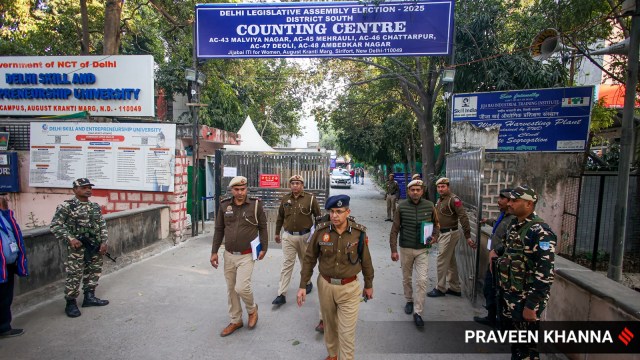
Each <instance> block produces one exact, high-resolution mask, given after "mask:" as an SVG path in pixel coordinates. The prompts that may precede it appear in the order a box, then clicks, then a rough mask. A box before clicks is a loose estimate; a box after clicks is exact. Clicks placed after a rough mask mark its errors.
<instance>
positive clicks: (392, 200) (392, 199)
mask: <svg viewBox="0 0 640 360" xmlns="http://www.w3.org/2000/svg"><path fill="white" fill-rule="evenodd" d="M396 199H397V198H396V195H387V219H391V220H393V214H395V212H396Z"/></svg>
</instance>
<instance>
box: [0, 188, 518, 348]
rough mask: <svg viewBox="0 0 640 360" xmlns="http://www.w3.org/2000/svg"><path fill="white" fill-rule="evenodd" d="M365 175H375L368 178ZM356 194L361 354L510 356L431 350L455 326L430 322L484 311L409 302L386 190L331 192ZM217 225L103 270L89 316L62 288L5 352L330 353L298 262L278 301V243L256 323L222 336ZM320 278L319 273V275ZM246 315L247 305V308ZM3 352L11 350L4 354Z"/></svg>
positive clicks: (263, 275) (260, 277) (259, 280)
mask: <svg viewBox="0 0 640 360" xmlns="http://www.w3.org/2000/svg"><path fill="white" fill-rule="evenodd" d="M367 180H369V179H368V178H367ZM338 193H345V194H349V195H350V196H351V197H352V204H351V208H352V214H353V215H354V216H355V217H356V218H357V220H358V221H359V222H361V223H362V224H364V225H365V226H367V228H368V234H369V239H370V242H369V245H370V247H371V253H372V256H373V261H374V265H375V271H376V272H375V280H374V299H373V300H372V301H369V302H368V303H363V304H362V306H361V311H360V317H359V319H360V320H359V323H358V332H357V340H356V354H357V359H386V358H389V357H391V356H392V357H393V358H394V359H425V358H438V359H440V358H451V359H459V358H473V359H477V358H479V357H484V358H493V359H495V358H505V359H506V358H508V357H509V356H508V355H505V354H502V355H480V356H478V354H469V355H454V354H449V355H443V354H429V353H428V352H429V348H430V347H431V346H433V345H435V344H440V343H442V342H446V341H448V338H447V334H441V333H440V334H433V333H430V332H429V330H428V328H429V321H452V320H469V319H471V318H472V317H473V315H476V314H480V313H482V310H481V309H479V308H475V309H474V308H473V307H472V306H471V305H470V304H469V303H468V301H466V300H465V299H463V298H456V297H451V296H447V297H445V298H437V299H430V298H428V299H427V301H426V305H425V307H426V311H425V314H424V319H425V321H427V326H426V328H425V329H427V330H425V331H423V332H421V331H418V330H417V329H416V327H415V326H414V325H413V322H412V318H411V316H409V315H405V314H404V312H403V311H402V309H403V306H404V298H403V296H402V283H401V272H400V265H399V263H393V262H392V261H391V260H390V252H389V246H388V236H389V230H390V227H391V223H390V222H385V221H384V218H385V213H386V210H385V203H384V201H383V196H382V195H381V194H380V193H379V192H378V191H377V189H376V188H375V187H374V186H373V185H372V184H371V181H367V184H366V185H354V186H353V188H352V189H340V190H337V189H332V194H338ZM211 238H212V234H210V233H209V234H205V235H203V236H199V237H197V238H193V239H191V240H189V241H187V242H185V243H182V244H181V245H179V246H176V247H173V248H171V249H169V250H167V251H164V252H162V253H161V254H159V255H157V256H154V257H152V258H149V259H147V260H144V261H141V262H139V263H136V264H133V265H130V266H127V267H125V268H123V269H121V270H119V271H117V272H114V273H112V274H109V275H107V276H105V277H103V278H102V279H101V281H100V286H99V287H98V290H97V295H98V296H99V297H102V298H106V299H109V300H110V301H111V304H110V305H109V306H106V307H103V308H81V311H82V316H81V317H79V318H76V319H71V318H68V317H66V316H65V314H64V311H63V309H64V300H63V298H62V296H55V298H54V299H52V300H50V301H49V302H47V303H44V304H42V305H41V306H38V307H36V308H34V309H32V310H30V311H27V312H25V313H23V314H21V315H19V316H17V317H16V318H15V319H14V322H13V326H14V327H20V328H24V329H26V333H25V335H23V336H21V337H17V338H11V339H4V340H0V354H2V355H3V356H2V357H3V358H7V359H8V358H11V359H51V360H57V359H245V358H251V357H255V358H260V359H324V357H325V356H326V350H325V347H324V344H323V342H322V337H321V335H320V334H318V333H316V332H315V331H314V327H315V325H316V324H317V321H318V298H317V296H315V294H316V293H317V290H316V289H315V288H314V292H313V293H312V294H311V295H310V296H309V297H308V298H307V303H306V304H305V305H304V307H302V308H298V307H297V305H295V302H294V301H295V291H296V289H295V288H296V287H297V284H298V281H299V276H300V275H299V264H296V269H295V270H294V279H293V281H292V283H291V288H290V290H289V294H288V301H289V302H288V303H287V304H286V305H284V306H282V307H281V308H279V309H275V308H272V305H271V301H272V300H273V298H274V297H275V296H276V295H277V294H276V291H277V287H278V277H279V273H280V264H281V261H282V259H281V258H282V251H281V249H280V248H279V247H278V246H276V244H273V245H272V246H271V248H270V250H269V252H268V253H267V256H266V258H265V260H263V261H261V262H260V263H258V264H257V265H256V268H255V271H254V276H253V284H254V287H255V289H254V291H255V296H256V299H257V302H258V304H259V306H260V310H259V315H260V318H259V322H258V326H257V328H256V329H254V330H248V329H247V328H246V326H245V328H242V329H240V330H238V331H237V332H236V333H234V334H233V335H231V336H229V337H226V338H221V337H220V336H219V335H218V334H219V333H220V331H221V330H222V328H224V327H225V326H226V325H227V324H228V322H229V319H228V316H227V300H226V285H225V280H224V276H223V272H222V269H221V268H219V269H218V270H214V269H213V268H212V267H211V265H210V264H209V254H210V246H211ZM429 268H430V270H429V271H430V273H429V279H430V283H429V288H432V287H433V286H434V279H435V253H432V254H430V260H429ZM314 282H315V274H314ZM244 320H245V322H246V314H245V319H244ZM5 354H7V355H8V356H7V357H5Z"/></svg>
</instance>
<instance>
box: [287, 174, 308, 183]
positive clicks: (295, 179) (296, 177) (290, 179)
mask: <svg viewBox="0 0 640 360" xmlns="http://www.w3.org/2000/svg"><path fill="white" fill-rule="evenodd" d="M292 181H300V182H301V183H304V178H303V177H302V176H300V175H293V176H292V177H290V178H289V182H292Z"/></svg>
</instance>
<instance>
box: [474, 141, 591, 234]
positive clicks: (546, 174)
mask: <svg viewBox="0 0 640 360" xmlns="http://www.w3.org/2000/svg"><path fill="white" fill-rule="evenodd" d="M582 159H583V155H582V154H575V153H570V154H563V153H524V154H502V153H487V154H486V156H485V167H484V168H485V170H484V179H483V181H482V186H483V188H482V194H481V196H482V217H484V218H488V219H491V218H493V219H495V218H497V217H498V214H499V210H498V205H497V203H498V191H499V190H500V189H503V188H512V187H515V186H518V185H529V186H530V187H532V188H533V189H535V190H536V191H537V192H538V197H539V199H538V204H537V205H536V212H537V213H538V215H539V216H540V217H542V218H543V219H544V220H545V221H546V222H547V223H548V224H549V226H551V229H553V231H554V232H555V233H556V234H557V235H558V240H560V238H561V236H560V235H561V229H562V216H563V213H564V201H565V199H564V195H565V187H566V179H567V177H568V176H569V175H580V173H581V168H582Z"/></svg>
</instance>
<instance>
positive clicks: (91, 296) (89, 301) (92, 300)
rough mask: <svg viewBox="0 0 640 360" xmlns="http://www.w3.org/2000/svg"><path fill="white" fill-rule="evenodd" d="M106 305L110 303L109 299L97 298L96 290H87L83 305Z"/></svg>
mask: <svg viewBox="0 0 640 360" xmlns="http://www.w3.org/2000/svg"><path fill="white" fill-rule="evenodd" d="M105 305H109V300H102V299H99V298H97V297H96V294H95V292H93V291H86V292H85V293H84V301H83V302H82V307H88V306H105Z"/></svg>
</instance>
